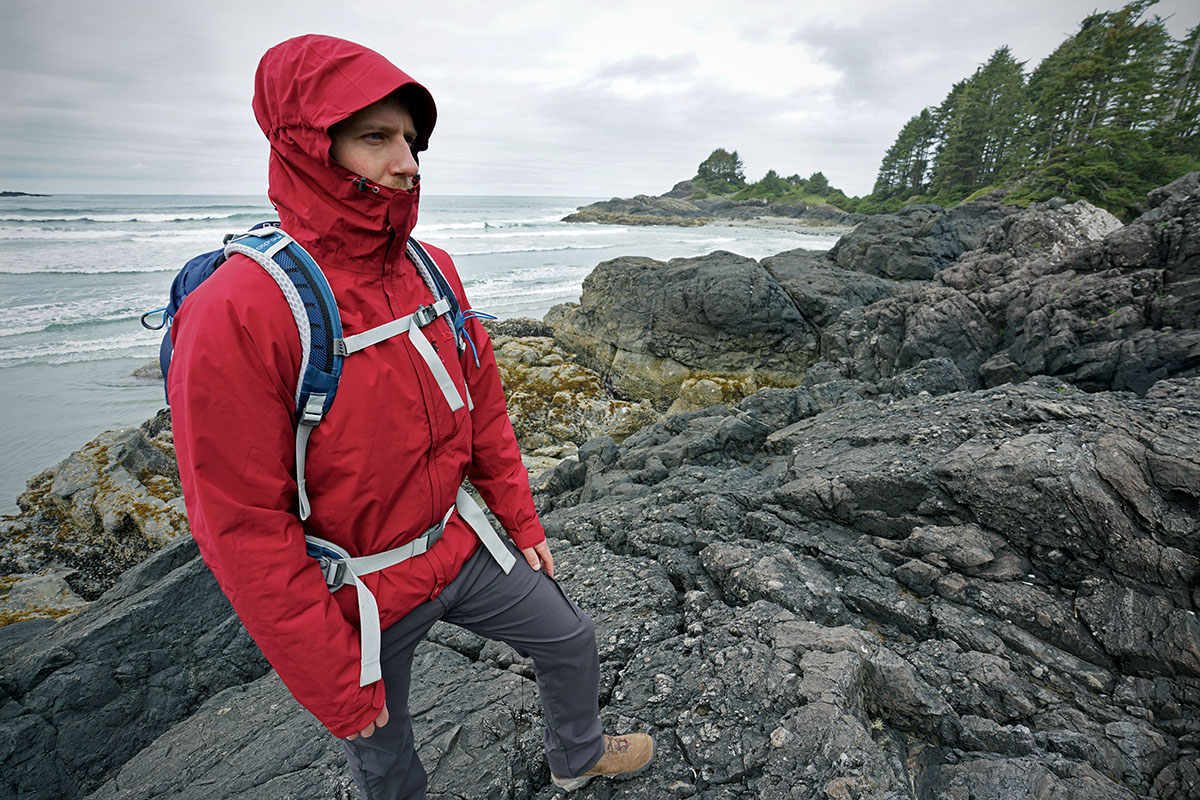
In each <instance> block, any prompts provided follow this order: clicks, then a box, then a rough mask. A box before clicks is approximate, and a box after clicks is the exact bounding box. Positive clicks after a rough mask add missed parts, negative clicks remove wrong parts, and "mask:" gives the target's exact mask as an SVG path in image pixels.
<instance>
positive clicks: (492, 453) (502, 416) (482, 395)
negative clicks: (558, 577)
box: [427, 247, 546, 548]
mask: <svg viewBox="0 0 1200 800" xmlns="http://www.w3.org/2000/svg"><path fill="white" fill-rule="evenodd" d="M427 249H428V250H429V252H430V253H431V254H432V255H433V257H434V258H436V259H437V262H438V266H439V267H440V268H441V270H442V274H443V275H445V277H446V279H447V280H448V281H449V282H450V287H451V288H452V289H453V290H454V292H455V295H456V296H457V298H458V301H459V303H460V304H461V305H462V309H463V311H464V312H465V311H468V310H470V308H471V304H470V302H469V301H468V300H467V296H466V292H465V291H464V290H463V285H462V281H461V280H460V279H459V277H458V271H457V270H456V269H455V268H454V264H453V262H452V261H451V260H450V257H449V256H448V255H447V254H446V253H445V252H444V251H442V250H439V249H438V248H436V247H427ZM466 331H467V333H468V334H469V335H470V337H471V341H472V342H473V343H474V345H475V350H472V348H471V345H470V344H468V345H467V347H466V350H465V351H464V352H463V353H462V355H461V357H460V362H461V364H462V370H463V375H464V376H465V378H466V382H467V389H468V390H469V391H470V393H471V400H472V402H473V403H474V406H475V407H474V409H473V410H472V411H471V430H472V442H471V464H470V467H469V468H468V469H467V479H468V480H470V481H471V485H472V486H474V487H475V488H476V489H478V490H479V494H480V496H481V497H482V498H483V500H484V502H486V503H487V506H488V508H490V509H491V511H492V513H493V514H495V515H496V519H497V520H499V521H500V524H501V525H503V526H504V529H505V530H506V531H507V532H508V535H509V537H510V538H511V539H512V540H513V542H514V543H515V544H516V545H517V547H519V548H526V547H533V546H534V545H535V544H538V543H539V542H542V541H545V539H546V532H545V530H543V528H542V523H541V522H540V521H539V520H538V516H537V511H535V510H534V507H533V494H532V493H531V492H530V490H529V473H528V472H527V471H526V469H525V464H524V463H523V462H522V461H521V448H520V446H519V445H518V444H517V436H516V434H515V433H514V432H513V427H512V422H511V421H510V420H509V418H508V406H507V403H506V402H505V397H504V386H503V385H502V384H501V383H500V372H499V370H497V368H496V355H495V353H494V352H493V351H492V340H491V337H490V336H488V332H487V330H486V329H484V327H483V325H482V324H480V322H479V320H478V319H471V320H468V321H467V328H466ZM476 352H477V353H478V356H479V365H478V366H476V364H475V356H476Z"/></svg>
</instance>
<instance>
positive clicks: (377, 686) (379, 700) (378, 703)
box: [325, 681, 386, 739]
mask: <svg viewBox="0 0 1200 800" xmlns="http://www.w3.org/2000/svg"><path fill="white" fill-rule="evenodd" d="M371 689H372V692H371V705H370V706H368V707H367V708H365V709H364V710H363V712H362V713H361V714H359V715H358V717H355V718H352V719H350V720H348V721H347V722H345V723H343V724H341V725H337V726H330V725H326V726H325V727H326V728H328V729H329V732H330V733H332V734H333V735H334V736H336V737H338V738H339V739H345V738H346V737H347V736H351V735H353V734H356V733H360V732H361V731H362V729H363V728H365V727H367V725H369V724H371V723H372V722H374V721H375V720H376V719H377V718H378V717H379V712H380V711H383V706H384V702H385V700H386V692H385V691H384V688H383V681H375V683H374V684H373V685H372V687H371Z"/></svg>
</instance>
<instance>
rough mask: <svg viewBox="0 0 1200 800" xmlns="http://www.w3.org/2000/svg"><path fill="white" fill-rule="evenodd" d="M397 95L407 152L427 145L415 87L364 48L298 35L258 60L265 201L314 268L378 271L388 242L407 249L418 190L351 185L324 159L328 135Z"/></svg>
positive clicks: (428, 129) (425, 119)
mask: <svg viewBox="0 0 1200 800" xmlns="http://www.w3.org/2000/svg"><path fill="white" fill-rule="evenodd" d="M398 90H403V91H402V96H403V98H404V101H405V103H406V104H407V105H408V108H409V113H411V114H412V116H413V122H414V123H415V125H416V128H417V139H416V141H415V142H414V145H413V151H414V154H415V153H418V152H420V151H422V150H424V149H426V147H428V146H429V136H430V134H431V133H432V132H433V126H434V123H435V122H436V121H437V107H436V106H435V105H434V102H433V97H432V95H430V94H429V91H428V90H427V89H426V88H425V87H424V86H422V85H421V84H419V83H417V82H416V81H414V80H413V79H412V78H411V77H409V76H408V75H407V74H406V73H404V72H403V71H402V70H400V69H399V68H398V67H396V66H395V65H394V64H392V63H391V62H390V61H388V60H387V59H386V58H384V57H383V56H381V55H380V54H379V53H376V52H375V51H374V50H371V49H369V48H366V47H363V46H362V45H359V44H355V43H353V42H348V41H346V40H345V39H337V38H334V37H332V36H318V35H307V36H298V37H296V38H294V39H289V40H287V41H286V42H283V43H281V44H278V45H276V46H275V47H272V48H271V49H270V50H268V51H267V53H266V55H264V56H263V57H262V60H261V61H260V62H259V65H258V72H257V73H256V74H255V79H254V101H253V106H254V116H255V118H256V119H257V120H258V125H259V127H260V128H262V130H263V133H265V134H266V136H267V140H268V141H269V142H270V143H271V156H270V167H269V171H268V178H269V181H270V192H269V195H270V198H271V202H272V203H273V204H274V205H275V208H276V210H277V211H278V212H279V219H280V222H281V223H282V225H283V229H284V230H286V231H287V232H288V233H289V234H291V235H292V236H293V237H294V238H295V239H296V240H297V241H299V242H300V243H301V244H302V245H303V246H304V247H305V249H307V250H308V251H309V253H310V254H312V256H313V257H314V258H316V259H317V262H318V263H320V264H322V266H324V265H325V264H326V263H330V264H336V266H338V267H342V268H348V269H353V270H356V271H364V272H378V271H379V270H380V269H382V268H383V266H384V262H385V258H386V255H387V251H388V247H389V246H390V244H391V242H392V241H393V239H396V238H398V239H399V240H400V241H401V242H405V241H407V240H408V236H409V233H410V232H411V231H412V228H413V226H414V225H416V222H417V205H418V198H419V194H420V192H419V188H416V187H414V188H413V189H412V190H407V191H406V190H400V189H390V188H388V187H386V186H375V185H374V184H372V183H370V182H366V181H356V180H355V179H356V178H359V177H360V176H358V175H356V174H354V173H353V172H351V171H350V170H348V169H346V168H345V167H343V166H342V165H341V164H338V163H337V162H336V161H334V160H333V158H332V157H331V156H330V155H329V147H330V138H329V129H330V127H332V126H333V125H335V124H336V123H338V122H341V121H342V120H344V119H346V118H347V117H349V116H350V115H351V114H353V113H354V112H356V111H359V110H361V109H363V108H366V107H367V106H369V105H371V104H372V103H375V102H378V101H379V100H382V99H383V98H385V97H387V96H388V95H390V94H392V93H393V92H396V91H398Z"/></svg>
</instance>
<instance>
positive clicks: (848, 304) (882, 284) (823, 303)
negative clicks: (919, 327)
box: [762, 249, 903, 328]
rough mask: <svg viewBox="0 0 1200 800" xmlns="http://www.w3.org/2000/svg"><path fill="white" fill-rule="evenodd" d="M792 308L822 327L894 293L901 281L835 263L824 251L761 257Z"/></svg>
mask: <svg viewBox="0 0 1200 800" xmlns="http://www.w3.org/2000/svg"><path fill="white" fill-rule="evenodd" d="M762 265H763V267H764V268H765V269H766V270H767V271H768V272H769V273H771V276H772V277H773V278H775V280H776V281H778V282H779V285H780V286H782V287H783V288H784V289H785V290H786V291H787V293H788V296H789V297H791V298H792V302H793V303H795V304H796V308H797V309H798V310H799V311H800V313H801V314H802V315H803V316H804V318H805V319H806V320H808V321H809V323H810V324H812V325H813V326H815V327H818V328H824V327H826V326H828V325H829V324H831V323H832V322H833V321H834V320H836V319H837V318H838V316H839V315H840V314H841V313H842V312H843V311H846V310H847V309H850V308H858V307H860V306H865V305H870V304H871V303H874V302H876V301H878V300H882V299H884V298H886V297H890V296H892V295H894V294H897V293H898V292H900V291H901V290H902V289H903V284H900V283H898V282H896V281H890V280H886V279H883V278H877V277H875V276H873V275H865V274H862V273H857V272H849V271H847V270H844V269H841V268H840V267H838V266H836V265H835V264H834V263H833V261H832V260H831V259H830V258H829V256H828V254H827V253H822V252H818V251H814V250H804V249H798V250H788V251H787V252H784V253H780V254H778V255H774V256H770V257H768V258H764V259H763V260H762Z"/></svg>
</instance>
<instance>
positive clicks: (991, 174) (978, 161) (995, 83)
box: [931, 47, 1026, 199]
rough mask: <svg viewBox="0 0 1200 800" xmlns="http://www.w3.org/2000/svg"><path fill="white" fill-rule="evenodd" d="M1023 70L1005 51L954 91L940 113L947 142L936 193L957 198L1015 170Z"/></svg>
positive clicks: (1021, 116)
mask: <svg viewBox="0 0 1200 800" xmlns="http://www.w3.org/2000/svg"><path fill="white" fill-rule="evenodd" d="M1023 66H1024V65H1023V64H1022V62H1019V61H1017V60H1016V59H1014V58H1013V57H1012V52H1011V51H1010V50H1009V49H1008V48H1007V47H1001V48H1000V49H999V50H997V51H996V52H995V53H993V54H992V57H991V58H990V59H989V60H988V62H987V63H986V64H984V65H983V66H981V67H980V68H979V69H977V70H976V71H975V74H974V75H972V76H971V77H970V78H969V79H967V80H966V81H963V82H961V83H958V84H955V86H954V88H953V89H951V91H950V94H949V95H948V96H947V97H946V100H944V101H943V102H942V105H941V106H940V107H939V109H938V116H939V119H940V120H941V122H942V127H943V143H942V145H941V147H940V148H939V150H938V153H937V165H936V167H935V168H934V171H933V179H932V181H931V189H932V190H933V192H935V193H937V194H940V195H943V196H945V197H946V198H947V199H959V198H962V197H965V196H967V195H969V194H971V193H972V192H973V191H975V190H976V189H979V188H981V187H983V186H987V185H989V184H991V183H994V182H997V181H998V180H1000V179H1001V178H1002V177H1004V176H1006V175H1007V174H1009V173H1010V172H1011V171H1012V168H1013V166H1014V163H1013V162H1014V156H1015V152H1016V138H1017V131H1018V129H1019V127H1020V125H1021V122H1022V121H1023V119H1024V116H1025V105H1026V99H1025V74H1024V71H1023Z"/></svg>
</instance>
